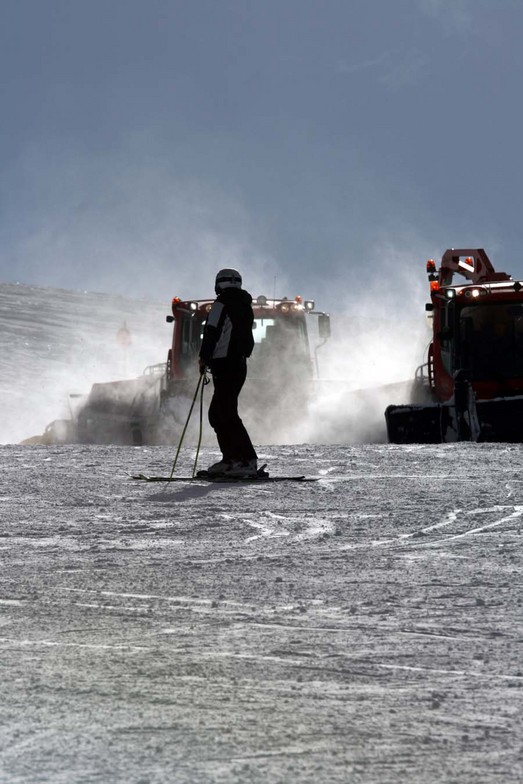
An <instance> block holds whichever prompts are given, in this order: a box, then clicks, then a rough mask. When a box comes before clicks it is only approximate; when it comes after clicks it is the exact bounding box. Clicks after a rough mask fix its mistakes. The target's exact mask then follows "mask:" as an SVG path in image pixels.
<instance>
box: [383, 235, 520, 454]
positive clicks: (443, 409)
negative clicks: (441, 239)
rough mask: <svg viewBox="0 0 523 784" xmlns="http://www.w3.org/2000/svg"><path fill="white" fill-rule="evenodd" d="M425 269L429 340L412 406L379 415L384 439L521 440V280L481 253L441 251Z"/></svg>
mask: <svg viewBox="0 0 523 784" xmlns="http://www.w3.org/2000/svg"><path fill="white" fill-rule="evenodd" d="M427 272H428V277H429V284H430V298H431V301H430V302H429V303H428V304H427V305H426V311H427V315H428V317H429V318H430V319H431V320H432V328H433V337H432V341H431V343H430V345H429V349H428V357H427V362H426V363H425V364H424V365H422V366H421V367H419V368H418V370H417V371H416V383H415V393H414V400H416V401H417V404H415V405H399V406H396V405H391V406H388V408H387V410H386V412H385V419H386V422H387V432H388V437H389V441H391V442H392V443H396V444H408V443H430V444H434V443H443V442H450V441H500V442H511V443H521V442H523V283H521V282H520V281H514V280H513V279H512V278H511V277H510V275H508V274H507V273H506V272H496V271H495V270H494V267H493V266H492V264H491V262H490V259H489V258H488V256H487V254H486V253H485V251H484V250H483V249H482V248H478V249H475V250H471V249H461V248H460V249H455V248H452V249H450V250H447V251H445V253H444V254H443V257H442V259H441V266H440V268H439V270H437V268H436V264H435V262H434V261H433V260H432V259H429V261H428V262H427ZM455 275H460V276H462V278H464V279H465V280H461V281H459V280H458V281H456V282H454V276H455Z"/></svg>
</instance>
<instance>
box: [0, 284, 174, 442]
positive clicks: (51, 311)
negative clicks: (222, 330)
mask: <svg viewBox="0 0 523 784" xmlns="http://www.w3.org/2000/svg"><path fill="white" fill-rule="evenodd" d="M169 305H170V301H169V299H168V298H166V301H165V302H164V303H162V302H160V303H154V302H147V301H136V300H129V299H124V298H122V297H116V296H112V295H108V294H97V293H92V292H91V293H90V292H74V291H66V290H61V289H48V288H37V287H30V286H22V285H11V284H0V410H1V411H2V418H1V420H0V443H8V442H18V441H20V440H21V439H22V438H26V437H28V436H31V435H34V434H35V433H39V432H42V430H43V429H44V427H45V425H46V424H47V423H48V422H50V421H51V420H53V419H57V418H60V417H62V416H66V415H67V414H68V395H69V394H70V393H86V392H88V391H89V389H90V388H91V385H92V384H93V383H94V382H96V381H111V380H114V379H118V378H125V377H133V376H136V375H139V374H140V373H142V371H143V369H144V368H145V366H146V365H151V364H156V363H158V362H164V361H165V359H166V355H167V349H168V347H169V343H170V336H171V328H170V327H169V325H167V324H166V323H165V316H166V314H167V313H168V312H169ZM124 323H125V324H126V325H127V328H128V329H129V330H130V332H131V336H132V344H131V346H130V348H129V349H128V350H125V349H124V348H123V347H122V345H121V344H120V343H119V342H118V340H117V332H118V330H119V329H120V328H121V327H122V326H123V325H124ZM72 402H74V401H72Z"/></svg>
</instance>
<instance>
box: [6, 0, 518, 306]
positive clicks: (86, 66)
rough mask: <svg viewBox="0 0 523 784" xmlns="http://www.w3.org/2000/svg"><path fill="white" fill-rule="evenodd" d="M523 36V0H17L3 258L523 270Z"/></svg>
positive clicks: (323, 280)
mask: <svg viewBox="0 0 523 784" xmlns="http://www.w3.org/2000/svg"><path fill="white" fill-rule="evenodd" d="M522 41H523V1H522V0H242V1H241V2H240V0H184V1H183V2H182V1H181V0H0V84H1V107H2V109H1V123H0V281H4V282H11V281H20V282H23V283H32V284H39V285H52V286H62V287H65V288H78V289H91V290H98V291H115V292H118V293H123V294H127V295H133V296H137V297H144V296H145V297H154V298H164V297H169V298H170V297H171V296H172V295H173V294H177V293H178V294H182V295H183V296H193V297H195V296H206V295H208V294H210V293H212V276H213V274H214V272H215V271H216V270H217V269H218V268H219V267H220V266H229V265H233V266H237V267H239V268H240V270H241V271H242V272H243V274H244V279H245V282H246V285H247V287H248V288H250V289H252V290H253V293H255V294H257V293H260V292H262V291H263V292H264V293H268V294H272V293H273V291H272V290H273V289H274V288H276V289H277V293H278V294H280V295H283V294H287V295H289V296H292V295H294V294H296V293H302V294H303V295H304V296H305V297H316V298H317V301H318V304H320V305H322V306H324V307H326V308H331V309H333V308H335V307H336V306H337V304H338V299H337V298H338V297H342V296H344V295H345V294H346V295H347V296H349V295H350V296H351V297H354V296H355V295H356V294H357V293H358V292H359V291H360V290H361V289H362V288H364V287H365V285H366V281H368V280H369V278H370V277H374V271H375V270H380V272H381V273H382V274H383V275H384V276H385V278H384V279H385V280H386V282H387V286H388V287H389V288H391V287H394V286H395V285H399V283H398V281H399V275H398V266H401V268H402V275H405V274H411V275H412V276H413V277H415V278H419V279H420V280H422V281H423V280H424V274H423V265H424V261H425V259H426V258H428V257H429V256H433V255H436V256H437V255H441V253H442V252H443V251H444V250H445V249H446V248H447V247H452V246H454V247H457V246H463V245H470V246H473V247H476V246H480V247H485V248H486V250H487V252H488V253H489V254H490V256H491V258H492V259H493V261H494V262H495V264H496V266H497V267H499V268H500V269H506V271H508V272H511V273H512V274H514V275H517V276H523V251H522V249H521V247H520V245H521V223H522V222H521V217H520V213H521V201H522V185H523V182H522V181H523V178H522V163H521V162H522V145H523V141H522V139H523V134H522V127H523V122H522V119H523V111H522V84H523V44H522ZM275 278H276V280H275ZM320 298H321V301H320Z"/></svg>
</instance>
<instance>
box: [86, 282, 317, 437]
mask: <svg viewBox="0 0 523 784" xmlns="http://www.w3.org/2000/svg"><path fill="white" fill-rule="evenodd" d="M213 301H214V300H212V299H204V300H181V299H180V298H179V297H175V298H174V299H173V300H172V305H171V314H169V315H168V316H167V321H168V322H169V323H171V324H172V325H173V335H172V342H171V347H170V349H169V352H168V355H167V362H166V363H160V364H158V365H153V366H151V367H149V368H146V370H145V372H144V375H143V376H140V377H138V378H136V379H126V380H122V381H112V382H108V383H99V384H94V385H93V387H92V388H91V391H90V393H89V394H88V395H87V396H86V399H85V401H83V403H82V404H81V405H80V406H79V408H78V413H77V415H76V420H75V422H74V425H75V438H76V440H77V441H79V442H80V443H94V444H169V443H174V442H175V441H176V439H177V438H178V437H179V431H180V427H181V425H183V422H184V421H185V418H186V415H187V411H188V409H189V404H190V399H191V397H192V395H193V392H194V387H195V385H196V383H197V380H198V378H199V369H198V354H199V351H200V346H201V341H202V336H203V329H204V326H205V322H206V320H207V315H208V313H209V311H210V309H211V307H212V303H213ZM252 305H253V311H254V325H253V336H254V342H255V346H254V350H253V353H252V356H251V357H250V359H249V373H248V377H247V381H246V383H245V387H244V390H243V391H242V396H241V406H242V409H243V410H246V411H248V412H249V414H248V415H249V432H250V433H252V434H253V438H255V439H256V443H269V442H270V441H271V439H273V438H276V437H282V436H281V435H279V434H281V433H282V432H284V431H286V430H289V428H290V427H291V426H292V425H293V423H294V422H296V421H298V420H299V419H300V417H301V416H302V415H303V413H304V411H305V410H306V408H307V405H308V403H309V401H310V400H311V399H312V397H313V396H314V393H315V385H316V383H317V369H318V362H317V352H318V349H319V348H320V347H321V346H322V345H323V344H324V343H325V341H326V340H327V338H328V337H329V335H330V317H329V314H328V313H322V312H319V311H316V310H315V304H314V302H313V301H312V300H306V301H302V299H301V297H296V298H295V299H293V300H289V299H268V298H267V297H265V296H259V297H258V298H257V299H255V300H254V302H253V303H252ZM316 319H317V324H316V325H315V326H316V328H314V327H313V322H315V321H316ZM311 328H312V329H311Z"/></svg>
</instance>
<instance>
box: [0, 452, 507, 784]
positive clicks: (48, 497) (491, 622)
mask: <svg viewBox="0 0 523 784" xmlns="http://www.w3.org/2000/svg"><path fill="white" fill-rule="evenodd" d="M261 451H263V452H264V461H267V462H268V463H269V468H270V470H271V472H272V473H273V474H277V473H288V472H290V473H300V474H301V473H306V474H308V475H315V476H319V477H321V479H320V481H319V482H317V483H311V484H308V485H299V484H287V485H286V484H281V485H278V484H274V485H270V486H269V485H266V486H263V485H256V484H248V485H245V486H239V485H209V484H204V483H202V482H197V481H195V482H192V483H187V484H181V485H176V486H170V487H165V488H158V486H152V485H146V484H145V483H140V482H132V481H131V480H129V478H128V474H132V473H136V472H138V471H142V470H146V471H148V472H150V473H152V472H153V471H152V469H153V468H154V470H155V471H162V470H163V471H165V467H166V466H170V464H171V461H172V450H170V449H167V448H166V449H164V448H160V447H158V448H143V449H142V448H113V447H84V446H81V447H61V448H47V449H46V448H44V447H34V448H33V447H26V448H24V447H14V446H13V447H9V446H4V447H0V457H1V459H2V471H1V473H0V560H1V564H2V570H1V572H0V650H1V656H0V661H1V663H2V670H3V700H2V702H1V703H0V711H1V719H2V720H1V721H0V781H2V782H3V781H6V782H9V784H22V783H23V784H27V783H28V782H33V781H34V782H36V781H51V782H53V784H84V782H100V783H101V784H106V783H107V782H111V784H112V783H113V782H118V784H119V783H120V782H121V783H122V784H124V783H125V784H145V782H147V784H163V783H164V782H165V784H171V782H174V783H175V784H177V783H178V782H180V784H200V783H201V784H208V783H209V782H217V783H218V782H220V783H221V782H226V783H227V784H229V782H230V783H231V784H244V783H245V784H251V783H252V784H258V783H261V782H263V784H266V783H268V784H271V783H272V782H274V783H275V784H276V782H278V784H279V783H280V782H282V783H283V782H285V784H287V782H295V781H296V782H298V781H299V782H300V783H301V782H311V784H312V782H314V784H316V782H329V783H330V782H334V783H335V784H336V783H337V782H339V783H340V784H342V783H343V784H345V782H347V781H350V782H355V784H375V783H376V782H379V783H380V784H397V782H402V784H420V782H430V784H440V783H443V782H449V784H450V782H452V784H477V783H478V782H481V784H491V782H492V784H494V782H496V784H497V782H500V781H502V782H503V784H513V783H514V784H515V783H516V782H520V781H522V780H523V758H522V748H523V747H522V738H523V717H522V709H521V705H522V704H523V703H522V694H523V692H522V691H521V689H522V688H523V666H522V660H523V620H522V602H523V581H522V555H521V533H522V530H523V522H522V517H523V485H522V482H521V480H520V479H519V476H520V475H521V469H522V464H523V450H522V448H521V447H519V446H510V447H507V446H504V445H478V444H475V445H471V444H462V445H447V446H442V447H420V446H413V447H407V448H401V447H395V446H386V445H367V446H365V445H361V446H350V447H334V446H330V447H321V446H308V445H301V446H295V445H294V446H274V447H263V450H261ZM215 457H216V450H209V449H204V450H203V453H202V458H201V464H202V465H205V464H206V463H207V462H212V461H213V460H214V459H215ZM193 459H194V452H193V450H192V449H185V450H182V453H181V456H180V468H179V470H180V474H183V473H184V471H187V470H189V468H190V467H192V461H193ZM442 468H444V470H441V469H442ZM150 469H151V470H150ZM433 471H434V473H433Z"/></svg>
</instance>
